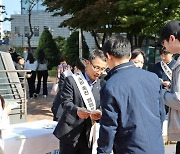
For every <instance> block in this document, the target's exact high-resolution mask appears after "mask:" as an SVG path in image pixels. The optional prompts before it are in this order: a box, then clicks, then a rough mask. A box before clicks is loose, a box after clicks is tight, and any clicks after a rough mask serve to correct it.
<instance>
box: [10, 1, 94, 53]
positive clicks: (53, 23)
mask: <svg viewBox="0 0 180 154" xmlns="http://www.w3.org/2000/svg"><path fill="white" fill-rule="evenodd" d="M26 1H27V0H21V14H15V15H12V16H11V18H13V20H12V21H11V41H10V42H11V44H12V45H14V46H22V47H27V46H28V44H27V36H28V35H29V22H28V12H27V10H28V7H29V5H30V4H28V3H26ZM41 3H42V2H39V3H37V5H36V6H35V7H34V8H33V10H32V15H31V23H32V27H33V31H34V35H33V37H32V38H31V46H32V47H34V48H36V47H37V46H38V40H39V37H40V36H41V33H42V32H43V30H44V29H49V31H50V32H51V34H52V35H53V37H57V36H62V37H64V38H68V37H69V36H70V34H71V30H70V29H68V28H67V27H64V28H60V27H59V25H60V24H61V22H63V21H64V20H65V19H67V18H69V16H62V17H61V16H56V17H53V16H52V15H53V13H47V12H45V11H44V10H45V7H44V6H42V5H41ZM83 34H84V36H85V39H86V42H87V44H88V46H89V49H90V50H92V49H94V47H95V42H94V39H93V37H92V36H91V34H90V33H87V32H83Z"/></svg>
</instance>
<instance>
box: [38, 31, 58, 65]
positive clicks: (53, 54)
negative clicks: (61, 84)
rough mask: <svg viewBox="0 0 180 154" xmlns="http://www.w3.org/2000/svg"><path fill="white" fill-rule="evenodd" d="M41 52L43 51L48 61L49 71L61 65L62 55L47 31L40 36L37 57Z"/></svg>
mask: <svg viewBox="0 0 180 154" xmlns="http://www.w3.org/2000/svg"><path fill="white" fill-rule="evenodd" d="M39 50H43V51H44V53H45V56H46V58H47V60H48V69H52V67H53V66H57V65H58V64H59V59H60V53H59V50H58V48H57V46H56V43H55V41H54V40H53V38H52V35H51V33H50V32H49V30H47V29H45V30H44V31H43V33H42V34H41V36H40V39H39V43H38V47H37V49H36V51H35V57H37V55H38V52H39Z"/></svg>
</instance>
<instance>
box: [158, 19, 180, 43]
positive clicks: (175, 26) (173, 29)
mask: <svg viewBox="0 0 180 154" xmlns="http://www.w3.org/2000/svg"><path fill="white" fill-rule="evenodd" d="M170 35H174V36H175V37H176V38H177V39H178V40H180V21H178V20H172V21H170V22H168V23H166V24H165V25H164V27H163V28H162V30H161V35H160V39H159V41H158V44H160V43H161V42H162V41H163V40H167V41H168V40H169V37H170Z"/></svg>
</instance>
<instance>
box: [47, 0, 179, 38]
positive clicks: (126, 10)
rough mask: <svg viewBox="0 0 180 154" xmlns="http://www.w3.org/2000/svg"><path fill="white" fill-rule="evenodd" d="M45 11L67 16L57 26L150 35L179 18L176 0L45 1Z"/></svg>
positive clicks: (177, 1)
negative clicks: (67, 16)
mask: <svg viewBox="0 0 180 154" xmlns="http://www.w3.org/2000/svg"><path fill="white" fill-rule="evenodd" d="M44 5H46V6H47V10H48V11H51V12H53V11H55V15H71V16H70V18H69V19H67V20H65V21H64V22H63V23H62V24H61V26H68V27H72V28H74V29H78V28H81V29H82V30H84V31H94V32H95V33H99V32H101V33H102V32H103V33H107V34H108V35H111V34H112V33H129V34H131V35H141V36H152V35H154V34H158V32H159V30H160V28H161V27H162V25H164V23H166V22H167V21H169V20H175V19H176V20H180V1H179V0H171V1H170V0H51V1H49V0H45V2H44Z"/></svg>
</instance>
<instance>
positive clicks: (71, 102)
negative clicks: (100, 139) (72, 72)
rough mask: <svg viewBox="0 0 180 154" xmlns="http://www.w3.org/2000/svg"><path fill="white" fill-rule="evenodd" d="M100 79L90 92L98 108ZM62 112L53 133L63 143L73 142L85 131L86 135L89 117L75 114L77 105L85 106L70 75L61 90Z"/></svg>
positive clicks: (89, 124)
mask: <svg viewBox="0 0 180 154" xmlns="http://www.w3.org/2000/svg"><path fill="white" fill-rule="evenodd" d="M99 91H100V80H99V79H98V80H97V82H96V83H95V84H94V85H93V89H92V93H93V95H94V98H95V101H96V108H97V109H98V108H100V93H99ZM62 106H63V114H62V116H61V118H60V120H59V122H58V124H57V126H56V128H55V130H54V132H53V134H54V135H55V136H56V137H57V138H58V139H60V140H61V141H62V142H65V143H73V142H75V141H76V140H77V139H78V138H79V137H80V135H81V133H82V132H83V131H85V133H86V135H87V137H89V132H90V129H91V126H92V125H91V119H90V118H87V119H85V120H83V119H80V118H79V117H78V115H77V107H85V104H84V101H83V99H82V97H81V94H80V92H79V89H78V87H77V85H76V83H75V81H74V79H73V77H72V76H69V77H67V78H66V79H65V84H64V87H63V91H62Z"/></svg>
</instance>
